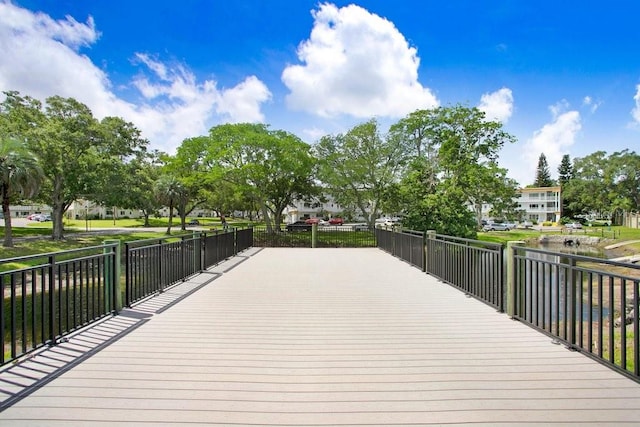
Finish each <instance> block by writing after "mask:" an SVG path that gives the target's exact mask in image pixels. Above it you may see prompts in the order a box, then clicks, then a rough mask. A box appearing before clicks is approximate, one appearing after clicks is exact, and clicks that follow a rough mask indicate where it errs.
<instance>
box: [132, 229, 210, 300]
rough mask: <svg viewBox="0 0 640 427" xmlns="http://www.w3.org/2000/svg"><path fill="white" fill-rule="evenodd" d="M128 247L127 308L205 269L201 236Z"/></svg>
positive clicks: (139, 241) (151, 241)
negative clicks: (201, 249)
mask: <svg viewBox="0 0 640 427" xmlns="http://www.w3.org/2000/svg"><path fill="white" fill-rule="evenodd" d="M175 239H176V237H174V238H170V237H166V238H162V239H145V240H137V241H134V242H127V243H125V251H124V253H125V260H124V264H125V305H126V306H130V305H131V304H133V303H135V302H137V301H139V300H141V299H143V298H146V297H148V296H149V295H152V294H154V293H157V292H162V291H163V290H164V289H165V288H166V287H167V286H170V285H172V284H174V283H177V282H179V281H181V280H183V279H184V278H186V277H188V276H190V275H192V274H195V273H197V272H198V271H200V270H201V269H202V259H201V255H200V246H201V237H200V235H198V234H194V235H190V236H179V237H177V239H179V240H178V241H175Z"/></svg>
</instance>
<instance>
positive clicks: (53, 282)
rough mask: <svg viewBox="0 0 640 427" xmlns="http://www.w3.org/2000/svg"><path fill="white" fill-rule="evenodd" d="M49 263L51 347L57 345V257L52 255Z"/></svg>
mask: <svg viewBox="0 0 640 427" xmlns="http://www.w3.org/2000/svg"><path fill="white" fill-rule="evenodd" d="M48 263H49V267H48V270H49V277H48V279H49V280H47V282H48V283H47V286H48V287H49V301H48V303H49V345H55V344H56V327H55V320H56V303H55V301H56V279H55V270H56V256H55V255H50V256H49V257H48Z"/></svg>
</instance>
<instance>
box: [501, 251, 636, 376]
mask: <svg viewBox="0 0 640 427" xmlns="http://www.w3.org/2000/svg"><path fill="white" fill-rule="evenodd" d="M513 252H514V273H513V274H514V277H513V281H514V284H513V293H514V295H513V299H514V301H513V303H514V313H513V316H514V317H515V318H517V319H519V320H521V321H523V322H526V323H527V324H529V325H531V326H533V327H535V328H537V329H539V330H541V331H543V332H545V333H547V334H549V335H551V336H553V337H555V338H556V339H558V340H560V341H562V342H564V343H566V344H567V345H568V346H569V347H570V348H574V349H579V350H581V351H582V352H584V353H586V354H588V355H590V356H592V357H595V358H597V359H598V360H600V361H602V362H604V363H605V364H607V365H609V366H611V367H613V368H615V369H617V370H619V371H622V372H623V373H626V374H631V375H633V377H635V379H640V348H639V345H640V333H639V332H640V323H639V321H638V298H639V295H638V293H639V283H640V278H639V275H638V272H639V268H638V267H637V266H634V265H632V264H625V263H619V262H615V261H609V260H604V259H599V258H592V257H585V256H579V255H573V254H560V253H557V252H550V251H545V250H540V249H533V248H525V247H514V249H513Z"/></svg>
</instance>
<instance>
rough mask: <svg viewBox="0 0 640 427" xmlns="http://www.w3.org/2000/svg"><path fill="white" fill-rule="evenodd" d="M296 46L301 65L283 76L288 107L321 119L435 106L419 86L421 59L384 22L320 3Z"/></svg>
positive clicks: (353, 7)
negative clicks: (309, 28)
mask: <svg viewBox="0 0 640 427" xmlns="http://www.w3.org/2000/svg"><path fill="white" fill-rule="evenodd" d="M313 17H314V26H313V29H312V31H311V35H310V37H309V39H308V40H306V41H304V42H303V43H302V44H301V45H300V46H299V48H298V58H299V60H300V61H301V62H302V64H299V65H290V66H288V67H287V68H285V70H284V71H283V73H282V81H283V82H284V84H285V85H286V86H287V87H288V88H289V90H290V94H289V95H287V104H288V106H289V107H290V108H292V109H295V110H301V111H307V112H310V113H312V114H316V115H319V116H323V117H331V116H336V115H340V114H349V115H351V116H354V117H371V116H386V117H400V116H402V115H404V114H406V113H408V112H410V111H414V110H416V109H418V108H430V107H435V106H437V105H438V100H437V99H436V97H435V96H434V94H433V93H432V92H431V90H429V88H426V87H423V86H422V85H421V84H420V83H419V82H418V66H419V65H420V59H419V58H418V56H417V51H416V49H415V48H414V47H411V46H409V44H408V43H407V40H406V39H405V38H404V36H403V35H402V34H401V33H400V32H399V31H398V29H397V28H396V27H395V26H394V25H393V23H391V22H389V21H388V20H386V19H384V18H381V17H380V16H378V15H375V14H372V13H369V12H368V11H367V10H365V9H363V8H361V7H359V6H356V5H349V6H346V7H342V8H337V7H336V6H335V5H333V4H328V3H325V4H322V5H320V6H319V8H318V9H317V10H316V11H314V12H313Z"/></svg>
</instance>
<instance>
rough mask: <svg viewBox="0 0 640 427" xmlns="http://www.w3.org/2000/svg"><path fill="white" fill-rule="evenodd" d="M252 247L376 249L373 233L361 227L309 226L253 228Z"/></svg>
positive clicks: (346, 225)
mask: <svg viewBox="0 0 640 427" xmlns="http://www.w3.org/2000/svg"><path fill="white" fill-rule="evenodd" d="M253 246H257V247H271V248H274V247H275V248H282V247H285V248H314V247H317V248H356V247H357V248H364V247H372V248H375V247H376V237H375V234H374V232H373V231H371V230H369V229H367V228H366V227H363V226H362V225H353V226H352V225H348V224H345V225H336V226H322V227H318V226H317V225H314V226H310V227H309V229H307V230H304V229H299V230H294V231H287V230H271V231H269V230H267V229H266V227H254V228H253Z"/></svg>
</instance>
